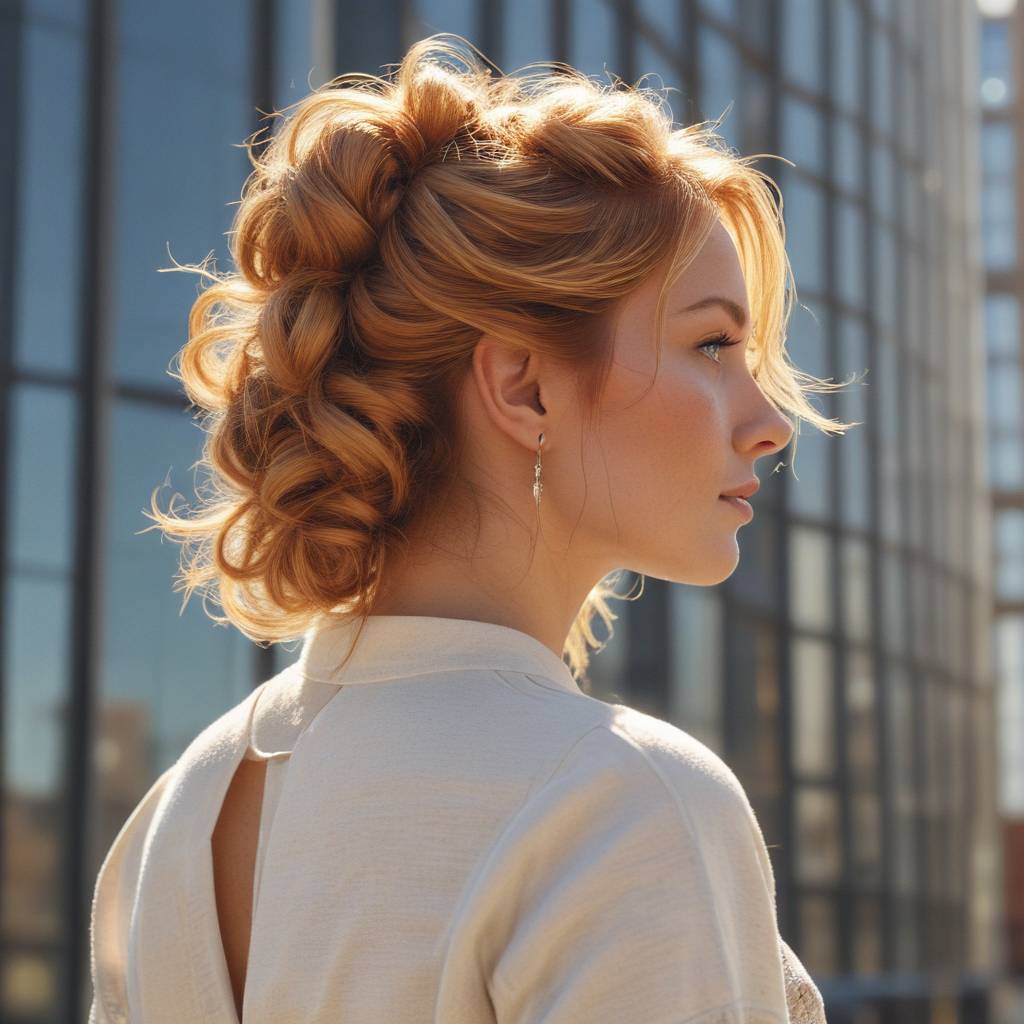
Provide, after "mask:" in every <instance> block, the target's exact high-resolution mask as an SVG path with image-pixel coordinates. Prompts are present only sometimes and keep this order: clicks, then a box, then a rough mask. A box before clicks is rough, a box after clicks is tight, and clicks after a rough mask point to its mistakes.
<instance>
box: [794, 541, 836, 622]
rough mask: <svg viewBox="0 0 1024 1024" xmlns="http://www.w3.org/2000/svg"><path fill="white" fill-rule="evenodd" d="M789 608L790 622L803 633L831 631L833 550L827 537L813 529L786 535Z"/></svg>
mask: <svg viewBox="0 0 1024 1024" xmlns="http://www.w3.org/2000/svg"><path fill="white" fill-rule="evenodd" d="M789 544H790V570H789V578H790V604H791V607H792V617H793V622H794V623H795V624H796V625H797V626H800V627H802V628H804V629H816V630H828V629H830V628H831V627H832V548H831V544H830V542H829V538H828V535H827V534H826V533H825V532H824V531H822V530H816V529H813V528H812V527H805V526H794V527H792V528H791V529H790V531H789Z"/></svg>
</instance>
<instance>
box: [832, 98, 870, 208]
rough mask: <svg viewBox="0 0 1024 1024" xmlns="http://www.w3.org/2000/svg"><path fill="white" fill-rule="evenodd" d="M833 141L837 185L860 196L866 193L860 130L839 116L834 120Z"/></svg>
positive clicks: (833, 169) (862, 140) (847, 119)
mask: <svg viewBox="0 0 1024 1024" xmlns="http://www.w3.org/2000/svg"><path fill="white" fill-rule="evenodd" d="M832 139H833V146H834V150H833V157H832V159H833V168H832V173H833V176H834V178H835V181H836V184H837V185H839V186H841V187H842V188H845V189H848V190H849V191H851V192H854V193H856V194H857V195H860V194H861V193H863V191H864V139H863V137H862V135H861V133H860V128H858V127H857V125H856V124H854V122H853V121H851V120H850V119H849V118H846V117H843V116H842V115H839V116H837V117H835V118H833V120H832Z"/></svg>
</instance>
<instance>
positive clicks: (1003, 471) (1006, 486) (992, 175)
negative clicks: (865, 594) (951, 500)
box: [978, 3, 1024, 975]
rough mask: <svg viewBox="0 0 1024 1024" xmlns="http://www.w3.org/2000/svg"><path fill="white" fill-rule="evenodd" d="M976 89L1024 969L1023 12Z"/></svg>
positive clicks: (1003, 688)
mask: <svg viewBox="0 0 1024 1024" xmlns="http://www.w3.org/2000/svg"><path fill="white" fill-rule="evenodd" d="M982 6H983V7H986V8H988V7H990V9H991V14H992V16H990V17H986V18H985V19H984V20H983V22H982V25H981V32H980V48H979V55H980V60H979V69H978V76H979V77H978V85H979V98H980V102H981V109H982V123H981V173H982V180H981V187H982V193H981V210H982V225H983V231H984V246H983V250H982V251H983V257H984V269H985V314H984V318H985V331H984V334H985V355H986V363H985V365H986V380H987V388H986V395H987V402H986V419H987V428H988V454H989V457H988V480H989V486H990V488H991V496H992V516H993V531H992V562H993V567H994V573H993V575H994V584H995V590H994V594H993V601H994V619H993V643H992V651H993V664H994V669H995V673H996V690H997V709H998V714H997V718H998V721H999V744H998V746H999V752H1000V771H999V789H998V805H999V811H1000V815H1001V817H1002V821H1003V837H1004V842H1003V852H1004V858H1003V859H1004V864H1005V869H1006V870H1005V876H1004V877H1005V890H1006V900H1005V902H1006V943H1007V962H1008V966H1009V967H1010V968H1011V969H1012V970H1014V971H1015V972H1017V973H1018V974H1021V975H1024V351H1022V349H1021V301H1022V299H1024V264H1022V261H1021V256H1022V254H1021V252H1020V238H1021V214H1020V206H1021V203H1020V198H1021V195H1022V184H1021V166H1022V162H1021V158H1020V155H1021V148H1020V146H1021V143H1020V139H1021V133H1022V129H1024V107H1022V105H1021V102H1020V85H1019V80H1020V68H1021V58H1022V57H1024V17H1022V13H1021V12H1020V11H1019V10H1018V9H1017V5H1016V4H1015V3H1010V4H1006V3H1002V4H994V5H988V4H983V5H982Z"/></svg>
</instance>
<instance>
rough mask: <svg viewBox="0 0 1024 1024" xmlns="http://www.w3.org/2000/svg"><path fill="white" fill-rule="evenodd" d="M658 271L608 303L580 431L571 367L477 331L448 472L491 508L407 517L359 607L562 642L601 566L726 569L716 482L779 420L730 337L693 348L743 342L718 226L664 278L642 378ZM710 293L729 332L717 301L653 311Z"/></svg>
mask: <svg viewBox="0 0 1024 1024" xmlns="http://www.w3.org/2000/svg"><path fill="white" fill-rule="evenodd" d="M663 274H664V270H662V271H660V272H659V274H657V275H652V276H651V277H650V278H649V279H648V280H646V281H644V282H643V283H642V285H641V286H640V287H638V288H637V289H636V290H635V291H634V292H633V293H631V294H630V295H629V296H628V298H627V299H626V301H625V303H624V304H623V305H622V308H621V312H620V316H619V318H618V326H617V333H616V336H615V356H614V365H613V367H612V370H611V375H610V377H609V380H608V385H607V390H606V391H605V393H604V396H603V399H602V402H601V415H600V417H599V419H598V421H597V424H596V426H595V428H594V429H595V432H594V433H591V434H588V435H587V436H585V437H584V436H583V431H584V428H585V424H584V423H583V419H582V410H581V408H580V404H579V400H578V398H577V393H576V388H575V381H574V378H573V376H572V373H571V371H565V370H562V369H560V368H557V367H555V366H554V365H552V364H551V362H550V361H547V360H545V359H543V358H542V357H538V356H536V355H530V354H529V353H527V352H525V350H523V349H520V348H517V347H516V346H514V345H512V344H510V343H507V342H504V341H502V340H501V339H499V338H496V337H493V336H484V337H483V338H481V339H480V341H478V343H477V346H476V349H475V351H474V353H473V363H472V368H471V371H470V373H468V374H467V377H466V380H465V382H464V386H463V390H462V394H461V396H460V401H459V412H460V416H461V419H462V426H463V429H464V430H465V431H466V433H467V436H468V438H469V444H468V451H467V460H466V462H465V463H464V465H463V467H462V478H463V479H464V480H466V481H467V482H468V483H469V484H471V485H472V486H473V488H474V489H475V490H477V491H478V493H479V492H482V493H483V494H484V495H485V496H486V495H487V494H490V495H494V496H495V497H496V498H497V504H496V505H492V504H489V503H486V499H485V503H484V505H483V508H482V510H481V519H480V522H479V535H478V534H477V521H476V519H475V518H474V517H473V516H472V515H469V516H468V517H464V516H463V515H462V514H461V512H460V509H458V508H456V507H453V506H450V507H446V508H445V509H442V510H437V511H438V514H437V515H436V516H435V517H432V518H431V517H428V516H424V518H423V520H421V522H420V523H419V524H417V525H416V526H414V527H413V528H410V529H409V530H408V531H407V534H408V536H409V537H410V541H411V544H410V557H408V558H406V559H403V560H402V561H401V564H395V565H392V566H390V568H389V572H388V573H387V575H386V577H385V580H384V582H383V584H382V588H381V592H380V596H379V600H378V603H377V606H376V607H375V609H374V614H381V615H389V614H390V615H436V616H444V617H449V618H463V619H477V620H481V621H487V622H496V623H499V624H502V625H507V626H511V627H512V628H514V629H520V630H522V631H523V632H526V633H530V634H531V635H533V636H535V637H537V638H538V639H539V640H541V641H542V642H543V643H546V644H547V645H548V646H549V647H550V648H551V649H552V650H553V651H555V652H556V653H558V654H561V652H562V649H563V646H564V642H565V638H566V635H567V634H568V631H569V628H570V627H571V625H572V622H573V619H574V618H575V617H576V615H577V613H578V612H579V609H580V606H581V604H582V603H583V601H584V600H585V599H586V597H587V594H588V592H589V591H590V589H591V588H592V587H593V586H594V585H595V584H596V583H598V582H599V581H600V580H601V579H602V578H603V577H604V576H605V575H607V574H608V573H609V572H612V571H613V570H615V569H618V568H625V569H630V570H633V571H634V572H639V573H644V574H646V575H649V576H654V577H656V578H658V579H663V580H669V581H672V582H676V583H689V584H696V585H703V586H709V585H713V584H715V583H719V582H721V581H722V580H724V579H727V578H728V577H729V576H730V575H731V574H732V572H733V571H734V570H735V568H736V565H737V562H738V559H739V546H738V542H737V533H738V531H739V529H740V527H742V526H743V525H745V520H744V518H743V517H742V516H741V515H740V513H739V512H738V511H737V510H736V509H735V508H733V507H732V506H731V505H729V504H728V503H727V502H724V501H720V500H719V495H720V494H721V493H722V491H725V490H731V489H732V488H734V487H737V486H739V485H740V484H743V483H745V482H746V481H747V480H749V479H750V478H751V477H752V476H754V475H755V473H756V469H757V467H756V462H757V460H759V459H762V458H763V457H764V456H766V455H772V454H774V453H777V452H778V451H780V450H781V449H782V448H784V447H785V446H786V445H787V444H788V443H789V441H790V440H791V438H792V434H793V427H792V424H791V423H790V421H789V420H788V419H787V418H786V417H785V416H784V415H783V414H782V413H780V412H779V411H778V410H777V409H776V408H775V407H774V406H773V405H772V404H771V403H770V402H769V401H768V399H767V398H766V397H765V396H764V395H763V394H762V393H761V391H760V389H759V388H758V386H757V384H756V382H755V381H754V379H753V378H752V377H751V375H750V372H749V370H748V369H747V365H746V361H745V358H744V355H743V351H744V346H743V345H738V346H735V347H733V348H731V349H730V348H726V347H724V346H723V347H719V348H717V349H715V348H710V349H703V350H702V349H700V348H699V347H698V346H699V345H700V344H701V343H702V342H704V341H707V340H708V339H709V338H711V337H713V336H714V335H716V334H719V333H721V332H723V331H725V332H726V333H728V334H729V335H730V336H731V337H732V338H735V339H739V340H740V341H745V340H746V339H747V336H748V333H749V330H750V327H749V320H750V309H749V306H748V297H747V290H746V283H745V281H744V279H743V274H742V270H741V267H740V263H739V257H738V254H737V252H736V248H735V245H734V243H733V241H732V237H731V235H730V234H729V232H728V231H727V230H726V228H725V227H724V226H723V225H722V224H721V223H720V222H718V223H716V225H715V227H714V228H713V230H712V233H711V234H710V236H709V237H708V239H707V241H706V242H705V244H704V246H703V248H702V249H701V251H700V252H699V253H698V255H697V257H696V258H695V259H694V260H693V262H692V263H691V264H690V266H689V267H688V268H687V269H686V271H685V272H684V273H683V274H682V276H681V277H679V278H678V279H677V280H676V281H675V282H674V283H673V284H672V285H671V286H670V288H669V290H668V293H667V295H666V304H665V313H666V318H665V326H664V332H663V338H662V343H663V348H662V355H661V366H660V369H659V370H658V373H657V377H656V379H655V380H654V384H653V386H651V380H652V376H653V375H654V373H655V357H656V349H655V342H656V325H655V322H654V314H655V307H656V303H657V296H658V289H659V288H660V286H661V283H662V280H663ZM709 294H715V295H724V296H726V297H728V298H731V299H733V300H734V301H736V302H737V303H739V304H740V306H741V307H742V308H743V310H744V311H745V312H746V314H747V321H748V323H747V326H746V327H745V328H744V329H743V331H742V332H740V330H739V329H738V328H737V327H736V325H735V323H734V322H733V320H732V319H731V317H730V316H729V315H728V314H727V313H726V312H725V310H724V309H722V307H721V306H718V305H715V306H711V307H708V308H705V309H702V310H700V311H696V312H692V313H688V314H685V315H682V316H677V317H671V316H669V315H668V314H669V313H671V312H672V311H674V310H676V309H678V308H679V307H681V306H684V305H689V304H690V303H692V302H695V301H696V300H698V299H700V298H703V297H705V296H707V295H709ZM716 358H717V359H718V360H719V361H720V362H716V361H715V359H716ZM541 431H543V432H544V434H545V441H544V446H543V448H542V451H541V460H542V477H541V479H542V482H543V485H544V490H543V493H542V496H541V510H540V526H539V527H538V524H537V517H538V513H537V509H536V507H535V504H534V497H533V479H534V466H535V462H536V459H537V438H538V435H539V434H540V433H541ZM581 448H582V453H581ZM752 504H753V505H754V507H755V510H756V507H757V498H756V496H755V497H754V499H753V501H752ZM509 510H511V513H512V514H513V515H514V516H515V518H514V519H510V518H509V515H508V511H509ZM478 536H479V539H478V540H477V537H478ZM534 539H536V545H535V550H534V551H533V552H532V555H531V545H532V543H533V540H534ZM474 542H475V543H474Z"/></svg>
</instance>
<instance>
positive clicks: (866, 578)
mask: <svg viewBox="0 0 1024 1024" xmlns="http://www.w3.org/2000/svg"><path fill="white" fill-rule="evenodd" d="M840 545H841V551H842V559H843V576H842V584H843V604H844V609H843V610H844V613H845V616H846V621H845V624H844V628H845V631H846V634H847V636H849V637H850V638H852V639H854V640H869V639H870V637H871V561H870V554H871V553H870V549H869V547H868V544H867V542H866V541H863V540H861V539H860V538H859V537H844V538H843V540H842V541H841V542H840Z"/></svg>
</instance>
